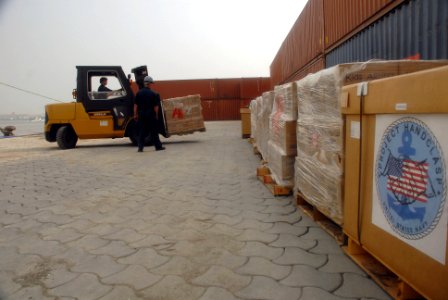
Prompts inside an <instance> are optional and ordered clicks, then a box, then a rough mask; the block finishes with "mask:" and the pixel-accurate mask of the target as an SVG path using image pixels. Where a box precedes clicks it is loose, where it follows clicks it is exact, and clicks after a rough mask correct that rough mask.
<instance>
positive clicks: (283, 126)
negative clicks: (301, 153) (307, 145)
mask: <svg viewBox="0 0 448 300" xmlns="http://www.w3.org/2000/svg"><path fill="white" fill-rule="evenodd" d="M274 93H275V98H274V105H273V108H272V114H271V115H270V117H269V140H270V141H272V142H273V143H274V144H276V145H277V146H278V147H279V148H280V149H281V150H282V152H283V154H284V155H291V156H295V155H296V153H297V141H296V120H297V90H296V85H295V83H288V84H284V85H281V86H276V87H275V90H274Z"/></svg>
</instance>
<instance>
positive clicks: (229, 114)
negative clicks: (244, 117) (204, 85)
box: [215, 99, 241, 121]
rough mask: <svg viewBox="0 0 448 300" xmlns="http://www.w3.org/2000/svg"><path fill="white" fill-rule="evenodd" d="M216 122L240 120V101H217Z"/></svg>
mask: <svg viewBox="0 0 448 300" xmlns="http://www.w3.org/2000/svg"><path fill="white" fill-rule="evenodd" d="M215 101H217V102H218V120H222V121H224V120H241V114H240V99H219V100H215Z"/></svg>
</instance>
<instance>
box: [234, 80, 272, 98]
mask: <svg viewBox="0 0 448 300" xmlns="http://www.w3.org/2000/svg"><path fill="white" fill-rule="evenodd" d="M240 87H241V90H240V96H241V99H254V98H256V97H258V96H260V95H261V94H263V93H264V92H266V91H270V90H271V80H270V78H266V77H260V78H242V79H241V83H240Z"/></svg>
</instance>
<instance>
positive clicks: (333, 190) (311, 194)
mask: <svg viewBox="0 0 448 300" xmlns="http://www.w3.org/2000/svg"><path fill="white" fill-rule="evenodd" d="M294 169H295V175H294V178H295V180H294V186H295V187H296V188H298V190H299V191H300V192H301V193H302V195H303V196H304V198H305V199H306V201H307V202H309V203H310V204H312V205H313V206H315V207H316V208H318V209H319V211H320V212H322V213H323V214H325V215H326V216H327V217H328V218H330V219H332V220H333V221H334V222H335V223H337V224H339V225H342V224H343V219H344V218H343V204H342V185H341V182H342V170H341V168H340V166H339V165H331V161H330V160H328V159H327V157H325V155H322V156H320V155H319V153H316V154H314V155H313V156H308V155H307V154H305V153H300V152H299V153H298V154H297V157H296V163H295V167H294Z"/></svg>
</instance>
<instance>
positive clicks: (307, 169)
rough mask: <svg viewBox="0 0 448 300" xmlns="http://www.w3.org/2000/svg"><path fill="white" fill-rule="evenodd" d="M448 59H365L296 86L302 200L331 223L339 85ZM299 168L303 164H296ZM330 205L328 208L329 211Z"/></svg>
mask: <svg viewBox="0 0 448 300" xmlns="http://www.w3.org/2000/svg"><path fill="white" fill-rule="evenodd" d="M446 64H447V61H409V60H404V61H403V60H400V61H368V62H365V63H352V64H343V65H338V66H335V67H332V68H329V69H325V70H322V71H319V72H317V73H315V74H310V75H308V76H307V77H305V78H303V79H302V80H299V81H297V82H296V84H297V97H298V120H297V153H298V162H297V163H296V170H295V174H296V175H295V177H296V180H295V183H296V188H298V189H299V190H300V191H301V192H302V194H304V196H305V199H306V200H307V201H310V202H312V203H313V204H314V205H316V207H317V208H318V209H319V210H321V211H323V212H325V211H327V212H328V214H329V216H330V217H331V218H334V221H336V222H342V215H338V213H337V212H338V211H339V208H340V207H342V204H341V203H342V198H341V193H340V190H341V186H342V177H341V176H342V173H343V169H342V160H343V151H344V149H343V142H342V137H343V120H342V116H341V111H340V92H341V89H342V86H343V85H347V84H354V83H359V82H363V81H369V80H374V79H379V78H386V77H391V76H395V75H401V74H406V73H412V72H415V71H420V70H424V69H429V68H433V67H437V66H442V65H446ZM301 164H302V165H301ZM332 207H333V208H332Z"/></svg>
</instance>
